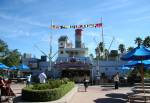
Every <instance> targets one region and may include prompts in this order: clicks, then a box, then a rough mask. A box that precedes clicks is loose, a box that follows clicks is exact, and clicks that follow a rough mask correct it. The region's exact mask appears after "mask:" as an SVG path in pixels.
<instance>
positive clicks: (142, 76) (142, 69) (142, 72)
mask: <svg viewBox="0 0 150 103" xmlns="http://www.w3.org/2000/svg"><path fill="white" fill-rule="evenodd" d="M141 79H142V88H143V91H144V95H145V88H144V68H143V64H142V61H141Z"/></svg>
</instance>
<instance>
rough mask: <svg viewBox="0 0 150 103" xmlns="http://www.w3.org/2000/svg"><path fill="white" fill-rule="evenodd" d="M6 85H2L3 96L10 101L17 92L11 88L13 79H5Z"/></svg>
mask: <svg viewBox="0 0 150 103" xmlns="http://www.w3.org/2000/svg"><path fill="white" fill-rule="evenodd" d="M5 84H6V86H5V87H3V86H1V87H0V89H1V96H4V97H5V100H4V101H9V100H10V99H11V98H13V97H15V96H16V95H15V93H14V92H13V90H12V89H11V88H10V84H11V81H5Z"/></svg>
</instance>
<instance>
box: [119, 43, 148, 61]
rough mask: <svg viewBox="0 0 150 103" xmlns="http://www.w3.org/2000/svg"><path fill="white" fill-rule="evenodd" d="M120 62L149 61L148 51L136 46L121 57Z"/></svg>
mask: <svg viewBox="0 0 150 103" xmlns="http://www.w3.org/2000/svg"><path fill="white" fill-rule="evenodd" d="M121 59H122V60H126V61H129V60H148V59H150V50H149V49H148V48H146V47H144V46H143V45H141V46H138V47H136V48H134V49H133V50H131V51H130V52H128V53H127V54H125V55H123V56H122V57H121Z"/></svg>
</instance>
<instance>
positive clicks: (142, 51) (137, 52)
mask: <svg viewBox="0 0 150 103" xmlns="http://www.w3.org/2000/svg"><path fill="white" fill-rule="evenodd" d="M121 59H122V60H126V61H130V60H133V61H141V64H142V65H141V66H142V67H141V78H142V84H143V90H144V71H143V60H148V59H150V50H149V49H148V48H146V47H144V46H143V45H140V46H138V47H136V48H134V49H133V50H131V51H130V52H128V53H127V54H125V55H123V56H122V57H121ZM144 93H145V91H144Z"/></svg>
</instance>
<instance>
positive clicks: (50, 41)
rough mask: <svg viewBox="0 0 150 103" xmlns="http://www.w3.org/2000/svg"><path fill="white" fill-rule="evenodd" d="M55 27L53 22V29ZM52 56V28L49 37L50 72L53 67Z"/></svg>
mask: <svg viewBox="0 0 150 103" xmlns="http://www.w3.org/2000/svg"><path fill="white" fill-rule="evenodd" d="M52 26H53V21H52V20H51V27H52ZM51 55H52V28H51V32H50V35H49V68H48V71H51V69H52V68H51V67H52V66H51V65H52V58H51Z"/></svg>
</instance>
